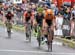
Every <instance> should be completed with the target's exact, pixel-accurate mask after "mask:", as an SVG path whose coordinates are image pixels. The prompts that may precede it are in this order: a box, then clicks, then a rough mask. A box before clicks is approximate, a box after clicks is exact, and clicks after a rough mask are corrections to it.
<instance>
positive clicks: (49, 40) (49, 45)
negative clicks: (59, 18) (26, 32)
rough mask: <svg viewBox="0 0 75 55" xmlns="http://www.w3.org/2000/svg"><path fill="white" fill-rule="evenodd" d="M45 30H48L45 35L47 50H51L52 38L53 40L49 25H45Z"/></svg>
mask: <svg viewBox="0 0 75 55" xmlns="http://www.w3.org/2000/svg"><path fill="white" fill-rule="evenodd" d="M47 32H48V36H47V46H48V51H49V52H50V51H51V52H52V40H53V34H54V33H53V30H52V29H51V28H50V27H47Z"/></svg>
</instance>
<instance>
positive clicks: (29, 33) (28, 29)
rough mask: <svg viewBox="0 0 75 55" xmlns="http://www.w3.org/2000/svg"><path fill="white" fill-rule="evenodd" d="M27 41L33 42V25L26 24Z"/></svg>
mask: <svg viewBox="0 0 75 55" xmlns="http://www.w3.org/2000/svg"><path fill="white" fill-rule="evenodd" d="M26 24H27V25H26V39H28V40H29V42H31V23H29V22H28V23H26Z"/></svg>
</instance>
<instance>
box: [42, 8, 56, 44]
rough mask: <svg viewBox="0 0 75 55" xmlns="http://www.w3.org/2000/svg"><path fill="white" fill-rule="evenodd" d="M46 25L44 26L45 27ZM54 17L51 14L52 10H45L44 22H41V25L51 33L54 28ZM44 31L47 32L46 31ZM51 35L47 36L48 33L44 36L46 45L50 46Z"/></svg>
mask: <svg viewBox="0 0 75 55" xmlns="http://www.w3.org/2000/svg"><path fill="white" fill-rule="evenodd" d="M45 23H46V25H45ZM54 23H55V16H54V13H53V10H52V9H46V10H45V15H44V21H43V25H45V26H47V27H48V28H50V30H52V33H53V31H54V30H53V29H54V27H55V24H54ZM46 31H49V30H48V29H47V30H46ZM52 35H53V34H51V35H50V36H49V35H48V33H46V34H45V37H46V38H47V43H48V44H50V43H52V40H53V36H52Z"/></svg>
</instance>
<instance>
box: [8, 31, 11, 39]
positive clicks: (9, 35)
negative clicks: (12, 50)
mask: <svg viewBox="0 0 75 55" xmlns="http://www.w3.org/2000/svg"><path fill="white" fill-rule="evenodd" d="M8 38H11V30H10V31H8Z"/></svg>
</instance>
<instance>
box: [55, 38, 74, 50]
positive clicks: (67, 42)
mask: <svg viewBox="0 0 75 55" xmlns="http://www.w3.org/2000/svg"><path fill="white" fill-rule="evenodd" d="M55 39H56V40H59V41H61V42H63V46H68V47H70V48H74V49H75V42H74V41H73V40H68V39H65V38H59V37H56V38H55Z"/></svg>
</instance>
